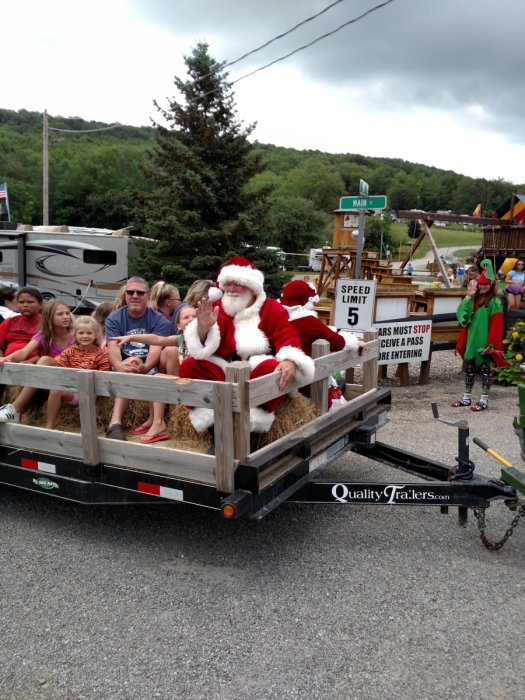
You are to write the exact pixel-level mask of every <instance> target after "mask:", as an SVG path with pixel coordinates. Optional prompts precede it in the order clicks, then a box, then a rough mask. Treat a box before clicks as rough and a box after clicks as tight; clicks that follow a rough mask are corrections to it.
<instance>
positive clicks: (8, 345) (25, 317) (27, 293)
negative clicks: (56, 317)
mask: <svg viewBox="0 0 525 700" xmlns="http://www.w3.org/2000/svg"><path fill="white" fill-rule="evenodd" d="M43 302H44V298H43V297H42V293H41V292H40V290H39V289H37V288H36V287H22V288H21V289H19V290H18V292H17V294H16V303H17V304H18V310H19V311H20V314H19V315H18V316H11V318H6V319H5V321H2V323H0V354H1V355H11V353H13V352H15V350H20V349H21V348H23V347H25V346H26V345H27V343H29V341H30V340H31V339H32V338H33V336H34V335H35V333H36V332H37V331H38V329H39V327H40V322H41V321H42V315H41V311H42V304H43ZM37 359H38V353H37V352H36V350H35V351H34V352H33V354H32V356H30V357H28V358H26V359H25V360H24V362H33V363H34V362H36V361H37Z"/></svg>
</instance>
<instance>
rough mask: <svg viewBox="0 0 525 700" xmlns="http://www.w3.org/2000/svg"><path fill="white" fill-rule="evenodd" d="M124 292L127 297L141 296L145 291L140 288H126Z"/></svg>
mask: <svg viewBox="0 0 525 700" xmlns="http://www.w3.org/2000/svg"><path fill="white" fill-rule="evenodd" d="M126 294H127V295H128V297H133V296H137V297H143V296H144V295H145V294H147V292H145V291H143V290H142V289H126Z"/></svg>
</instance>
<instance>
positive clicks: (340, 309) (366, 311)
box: [334, 279, 376, 331]
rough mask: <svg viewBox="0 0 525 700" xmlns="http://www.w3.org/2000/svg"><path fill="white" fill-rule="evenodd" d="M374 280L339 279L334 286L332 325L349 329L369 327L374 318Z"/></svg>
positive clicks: (361, 329) (362, 329) (360, 329)
mask: <svg viewBox="0 0 525 700" xmlns="http://www.w3.org/2000/svg"><path fill="white" fill-rule="evenodd" d="M375 296H376V282H375V280H347V279H339V280H337V282H336V286H335V307H334V326H335V327H336V328H348V329H349V330H351V331H357V330H359V331H364V330H365V329H366V328H371V327H372V325H373V320H374V300H375Z"/></svg>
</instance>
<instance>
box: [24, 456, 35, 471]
mask: <svg viewBox="0 0 525 700" xmlns="http://www.w3.org/2000/svg"><path fill="white" fill-rule="evenodd" d="M20 464H21V465H22V467H25V468H26V469H38V462H37V461H36V459H27V458H26V457H22V459H21V461H20Z"/></svg>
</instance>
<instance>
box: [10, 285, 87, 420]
mask: <svg viewBox="0 0 525 700" xmlns="http://www.w3.org/2000/svg"><path fill="white" fill-rule="evenodd" d="M73 338H74V334H73V321H72V316H71V311H70V310H69V306H68V305H67V304H64V302H62V301H57V300H56V299H54V300H53V301H47V302H46V303H45V304H44V307H43V309H42V325H41V330H40V331H39V332H38V333H36V334H35V335H34V336H33V338H32V339H31V340H30V341H29V343H27V345H25V346H24V347H23V348H20V349H19V350H15V352H12V353H11V354H10V355H7V356H6V357H2V358H0V370H1V369H2V367H3V366H4V363H5V362H26V361H31V360H30V359H29V360H28V358H31V355H35V356H36V357H38V356H40V357H39V359H37V361H36V364H37V365H41V366H42V365H45V366H53V365H55V364H56V360H55V358H56V357H57V356H58V355H60V353H61V352H62V351H63V350H65V349H66V348H68V347H69V346H70V345H71V343H72V342H73ZM37 391H38V390H37V389H34V388H33V387H31V386H26V387H23V388H22V389H20V391H19V393H18V395H17V397H16V399H15V400H14V401H13V403H8V404H5V405H4V406H1V407H0V423H11V422H12V423H18V422H20V415H21V414H22V413H23V412H24V411H26V410H27V408H28V407H29V406H30V404H31V401H32V400H33V397H34V395H35V394H36V393H37Z"/></svg>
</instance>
